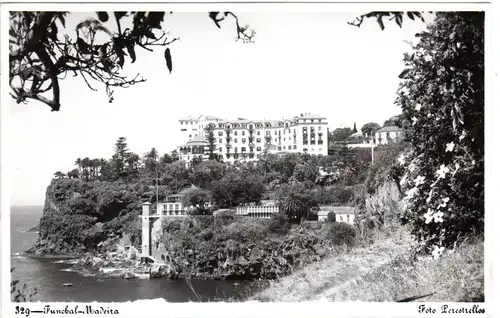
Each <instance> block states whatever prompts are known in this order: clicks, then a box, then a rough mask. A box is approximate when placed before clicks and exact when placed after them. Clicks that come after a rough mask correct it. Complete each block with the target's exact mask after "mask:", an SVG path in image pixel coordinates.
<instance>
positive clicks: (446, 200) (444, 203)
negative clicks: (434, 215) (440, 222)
mask: <svg viewBox="0 0 500 318" xmlns="http://www.w3.org/2000/svg"><path fill="white" fill-rule="evenodd" d="M449 201H450V198H448V197H446V198H444V199H443V203H441V204H440V205H439V206H438V208H446V203H448V202H449Z"/></svg>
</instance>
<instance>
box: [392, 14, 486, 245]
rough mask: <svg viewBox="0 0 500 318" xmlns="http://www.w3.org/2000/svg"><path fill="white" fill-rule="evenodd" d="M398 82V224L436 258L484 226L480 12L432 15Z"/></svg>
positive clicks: (406, 60)
mask: <svg viewBox="0 0 500 318" xmlns="http://www.w3.org/2000/svg"><path fill="white" fill-rule="evenodd" d="M418 36H419V37H420V41H419V43H418V44H416V45H415V47H414V49H413V52H412V53H411V54H405V56H404V62H405V64H406V69H405V70H404V71H403V72H402V73H401V75H400V77H401V78H402V80H403V82H402V83H401V85H400V89H399V97H398V100H397V102H398V104H399V105H400V106H401V108H402V110H403V116H402V121H403V126H404V128H405V131H406V135H407V139H408V141H409V142H410V143H411V145H412V146H413V147H412V150H411V151H409V152H408V153H406V154H404V155H402V156H401V158H400V164H401V167H402V168H403V169H404V170H405V175H404V176H403V180H402V181H401V184H402V185H403V187H404V189H405V190H407V192H406V197H405V203H406V208H405V213H404V221H405V222H408V223H410V224H411V225H412V227H413V233H414V234H415V235H416V236H417V238H418V239H419V240H421V241H423V242H425V243H426V244H427V246H429V247H431V246H432V247H433V249H434V251H433V252H434V254H435V255H439V254H440V253H441V252H442V248H443V247H449V246H452V245H453V244H455V242H456V241H457V240H458V239H459V238H460V237H463V236H464V235H467V234H468V233H471V232H476V233H482V231H483V226H484V12H446V13H437V14H436V19H435V21H434V22H433V23H432V24H431V25H430V26H429V27H428V30H427V31H425V32H422V33H420V34H419V35H418Z"/></svg>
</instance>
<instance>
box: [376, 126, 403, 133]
mask: <svg viewBox="0 0 500 318" xmlns="http://www.w3.org/2000/svg"><path fill="white" fill-rule="evenodd" d="M386 131H387V132H391V131H403V129H402V128H400V127H398V126H387V127H382V128H380V129H379V130H377V132H386Z"/></svg>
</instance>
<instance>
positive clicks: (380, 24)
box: [377, 16, 385, 31]
mask: <svg viewBox="0 0 500 318" xmlns="http://www.w3.org/2000/svg"><path fill="white" fill-rule="evenodd" d="M377 22H378V25H379V26H380V28H381V29H382V31H384V29H385V26H384V21H382V16H379V17H378V18H377Z"/></svg>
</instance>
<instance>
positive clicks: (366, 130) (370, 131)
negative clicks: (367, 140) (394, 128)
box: [361, 122, 380, 136]
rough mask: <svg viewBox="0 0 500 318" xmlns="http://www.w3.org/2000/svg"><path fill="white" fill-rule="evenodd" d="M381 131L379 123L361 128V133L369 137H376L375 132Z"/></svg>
mask: <svg viewBox="0 0 500 318" xmlns="http://www.w3.org/2000/svg"><path fill="white" fill-rule="evenodd" d="M379 129H380V125H379V124H377V123H373V122H370V123H366V124H364V125H363V127H361V132H362V133H363V134H365V135H367V136H371V135H372V134H373V135H375V132H376V131H377V130H379Z"/></svg>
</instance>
